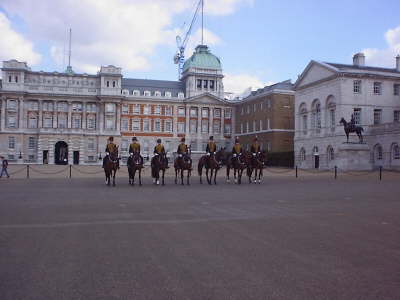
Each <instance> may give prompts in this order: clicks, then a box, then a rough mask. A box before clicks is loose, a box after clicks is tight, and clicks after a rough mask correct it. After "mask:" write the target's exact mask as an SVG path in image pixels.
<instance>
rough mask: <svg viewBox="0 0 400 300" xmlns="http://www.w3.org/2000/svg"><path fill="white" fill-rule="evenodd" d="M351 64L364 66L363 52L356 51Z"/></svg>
mask: <svg viewBox="0 0 400 300" xmlns="http://www.w3.org/2000/svg"><path fill="white" fill-rule="evenodd" d="M353 65H354V66H358V67H363V66H365V55H364V53H356V54H354V56H353Z"/></svg>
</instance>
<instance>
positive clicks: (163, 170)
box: [161, 169, 165, 185]
mask: <svg viewBox="0 0 400 300" xmlns="http://www.w3.org/2000/svg"><path fill="white" fill-rule="evenodd" d="M164 177H165V169H162V178H161V179H162V180H161V185H165V182H164Z"/></svg>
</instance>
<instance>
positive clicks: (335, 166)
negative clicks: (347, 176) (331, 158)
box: [335, 166, 337, 179]
mask: <svg viewBox="0 0 400 300" xmlns="http://www.w3.org/2000/svg"><path fill="white" fill-rule="evenodd" d="M335 179H337V166H335Z"/></svg>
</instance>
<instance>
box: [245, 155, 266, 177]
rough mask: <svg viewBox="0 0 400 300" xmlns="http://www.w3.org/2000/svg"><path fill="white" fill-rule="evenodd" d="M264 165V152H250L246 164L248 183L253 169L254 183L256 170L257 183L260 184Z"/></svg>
mask: <svg viewBox="0 0 400 300" xmlns="http://www.w3.org/2000/svg"><path fill="white" fill-rule="evenodd" d="M264 165H265V154H264V152H261V151H260V152H258V153H251V157H250V158H249V164H248V166H247V176H248V177H249V183H251V176H252V174H253V171H254V183H257V172H258V184H261V179H262V177H263V169H264Z"/></svg>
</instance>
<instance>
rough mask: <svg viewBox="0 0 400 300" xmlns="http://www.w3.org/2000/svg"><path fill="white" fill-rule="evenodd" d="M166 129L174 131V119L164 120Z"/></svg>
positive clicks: (166, 130)
mask: <svg viewBox="0 0 400 300" xmlns="http://www.w3.org/2000/svg"><path fill="white" fill-rule="evenodd" d="M164 131H165V132H172V120H164Z"/></svg>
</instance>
